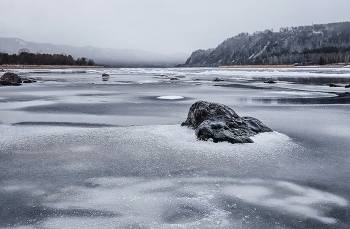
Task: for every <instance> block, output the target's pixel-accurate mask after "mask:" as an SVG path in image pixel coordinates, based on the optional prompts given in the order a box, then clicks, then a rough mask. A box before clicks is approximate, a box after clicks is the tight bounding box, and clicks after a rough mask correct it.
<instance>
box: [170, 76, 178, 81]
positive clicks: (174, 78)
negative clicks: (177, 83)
mask: <svg viewBox="0 0 350 229" xmlns="http://www.w3.org/2000/svg"><path fill="white" fill-rule="evenodd" d="M170 80H179V79H178V78H176V77H172V78H170Z"/></svg>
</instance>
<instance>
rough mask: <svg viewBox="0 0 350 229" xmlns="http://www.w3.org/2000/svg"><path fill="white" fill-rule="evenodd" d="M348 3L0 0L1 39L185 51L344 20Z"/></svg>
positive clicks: (349, 16)
mask: <svg viewBox="0 0 350 229" xmlns="http://www.w3.org/2000/svg"><path fill="white" fill-rule="evenodd" d="M349 9H350V1H349V0H332V1H323V0H265V1H263V0H244V1H243V0H96V1H89V0H1V1H0V17H1V20H0V37H16V38H21V39H23V40H26V41H33V42H40V43H44V42H45V43H53V44H66V45H74V46H86V45H91V46H96V47H105V48H118V49H142V50H146V51H152V52H157V53H166V54H167V53H177V52H184V53H191V52H192V51H194V50H196V49H200V48H201V49H207V48H214V47H216V46H217V45H218V44H219V43H221V42H222V41H223V40H225V39H226V38H229V37H233V36H235V35H237V34H238V33H241V32H249V33H252V32H255V31H261V30H265V29H274V30H278V29H279V28H280V27H287V26H298V25H310V24H311V23H314V24H316V23H329V22H339V21H349V20H350V14H349Z"/></svg>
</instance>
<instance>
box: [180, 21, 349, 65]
mask: <svg viewBox="0 0 350 229" xmlns="http://www.w3.org/2000/svg"><path fill="white" fill-rule="evenodd" d="M349 57H350V22H340V23H331V24H322V25H321V24H320V25H311V26H299V27H287V28H281V29H280V31H279V32H273V31H271V30H265V31H263V32H255V33H254V34H248V33H241V34H239V35H237V36H235V37H232V38H229V39H227V40H225V41H224V42H222V43H221V44H220V45H219V46H218V47H216V48H213V49H207V50H197V51H195V52H193V53H192V55H191V56H190V57H189V58H188V59H187V61H186V63H185V64H182V65H179V66H181V67H215V66H223V65H257V64H294V63H301V64H315V63H316V64H330V63H341V62H342V63H343V62H349Z"/></svg>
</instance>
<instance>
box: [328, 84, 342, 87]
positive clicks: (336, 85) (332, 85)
mask: <svg viewBox="0 0 350 229" xmlns="http://www.w3.org/2000/svg"><path fill="white" fill-rule="evenodd" d="M329 86H330V87H341V86H340V85H338V84H334V83H331V84H329Z"/></svg>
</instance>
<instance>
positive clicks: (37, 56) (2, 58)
mask: <svg viewBox="0 0 350 229" xmlns="http://www.w3.org/2000/svg"><path fill="white" fill-rule="evenodd" d="M6 64H8V65H77V66H93V65H95V62H94V61H93V60H92V59H88V58H85V57H81V58H77V59H74V58H73V57H72V56H71V55H68V56H67V55H66V54H41V53H29V52H19V54H8V53H2V52H0V65H6Z"/></svg>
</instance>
